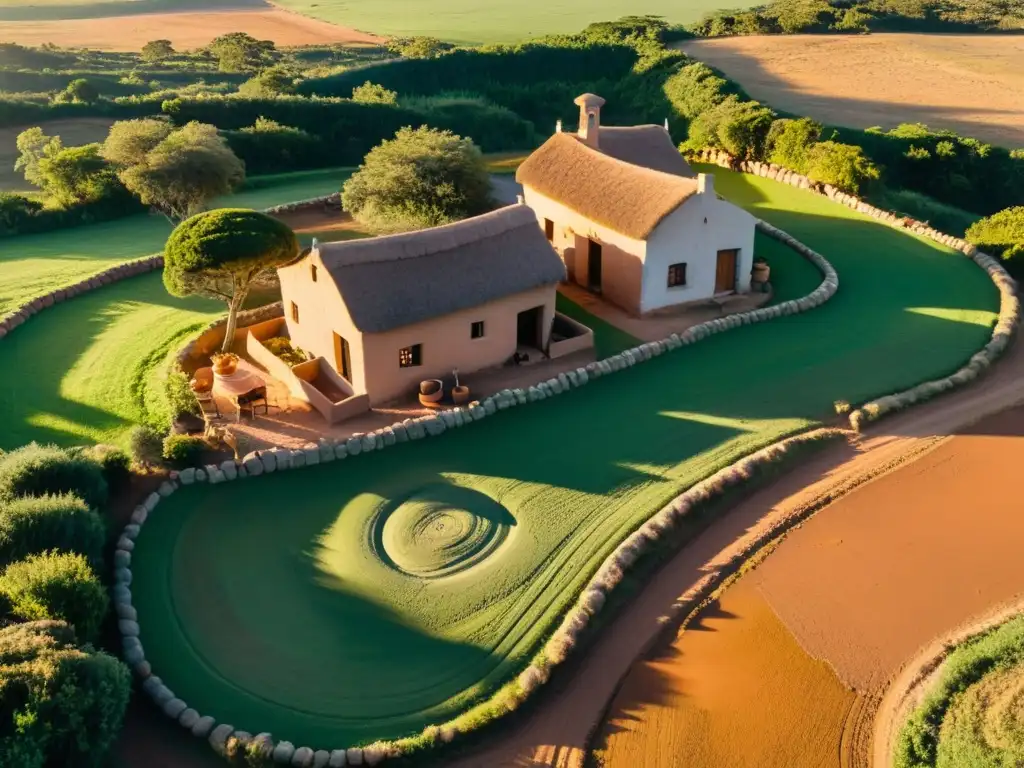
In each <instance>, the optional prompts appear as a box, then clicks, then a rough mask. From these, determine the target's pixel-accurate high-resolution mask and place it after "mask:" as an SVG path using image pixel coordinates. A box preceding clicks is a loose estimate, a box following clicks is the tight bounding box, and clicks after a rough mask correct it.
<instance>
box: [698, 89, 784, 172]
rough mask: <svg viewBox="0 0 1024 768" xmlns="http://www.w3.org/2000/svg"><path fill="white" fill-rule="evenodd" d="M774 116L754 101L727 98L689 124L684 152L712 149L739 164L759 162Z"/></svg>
mask: <svg viewBox="0 0 1024 768" xmlns="http://www.w3.org/2000/svg"><path fill="white" fill-rule="evenodd" d="M774 116H775V114H774V113H773V112H772V111H771V110H770V109H769V108H768V107H766V106H764V105H762V104H760V103H758V102H756V101H741V100H740V99H739V98H737V97H736V96H729V97H727V98H726V99H725V100H724V101H722V102H721V103H720V104H718V106H715V107H712V108H711V109H710V110H708V111H707V112H704V113H702V114H700V115H699V116H698V117H697V118H696V119H695V120H694V121H693V123H691V124H690V131H689V137H688V139H687V141H686V143H685V145H684V148H687V149H693V150H699V149H703V148H704V147H715V148H717V149H724V150H725V151H726V152H728V153H729V154H730V155H732V156H733V157H736V158H738V159H741V160H746V159H756V158H759V157H761V156H762V155H763V153H764V143H765V140H766V139H767V137H768V130H769V129H770V128H771V125H772V121H773V119H774Z"/></svg>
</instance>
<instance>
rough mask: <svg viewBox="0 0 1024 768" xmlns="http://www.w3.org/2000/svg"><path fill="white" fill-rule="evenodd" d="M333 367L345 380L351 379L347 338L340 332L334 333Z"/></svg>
mask: <svg viewBox="0 0 1024 768" xmlns="http://www.w3.org/2000/svg"><path fill="white" fill-rule="evenodd" d="M334 367H335V369H336V370H337V371H338V373H340V374H341V375H342V378H344V379H345V380H346V381H352V353H351V352H350V351H349V348H348V340H347V339H345V338H344V337H343V336H341V335H340V334H337V333H335V334H334Z"/></svg>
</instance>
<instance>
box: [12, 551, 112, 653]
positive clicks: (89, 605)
mask: <svg viewBox="0 0 1024 768" xmlns="http://www.w3.org/2000/svg"><path fill="white" fill-rule="evenodd" d="M0 592H2V593H4V594H5V595H6V596H7V599H8V600H10V601H11V613H12V615H14V616H18V617H20V618H22V619H26V620H28V621H34V620H36V619H54V620H56V621H66V622H67V623H68V624H70V625H71V626H72V627H74V629H75V636H76V637H77V638H78V640H79V641H80V642H84V643H91V642H93V641H94V640H95V639H96V637H97V635H98V634H99V631H100V625H101V624H102V623H103V617H104V616H105V615H106V613H107V605H108V602H109V601H108V598H107V591H106V590H105V589H104V588H103V585H102V584H100V581H99V579H98V578H96V574H95V573H93V570H92V568H90V567H89V563H88V561H86V559H85V558H84V557H83V556H82V555H79V554H76V553H71V552H46V553H43V554H41V555H32V556H30V557H28V558H26V559H25V560H21V561H19V562H16V563H12V564H11V565H8V566H7V568H6V569H5V570H4V572H3V575H0Z"/></svg>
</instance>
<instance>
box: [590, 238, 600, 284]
mask: <svg viewBox="0 0 1024 768" xmlns="http://www.w3.org/2000/svg"><path fill="white" fill-rule="evenodd" d="M587 242H588V243H589V245H588V246H587V287H588V288H590V290H592V291H598V292H600V291H601V244H600V243H595V242H594V241H593V240H588V241H587Z"/></svg>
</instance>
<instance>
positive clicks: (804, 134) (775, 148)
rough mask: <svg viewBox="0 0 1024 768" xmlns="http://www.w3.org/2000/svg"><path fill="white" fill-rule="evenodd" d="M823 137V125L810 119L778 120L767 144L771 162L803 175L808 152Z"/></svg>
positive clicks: (773, 124)
mask: <svg viewBox="0 0 1024 768" xmlns="http://www.w3.org/2000/svg"><path fill="white" fill-rule="evenodd" d="M820 136H821V123H816V122H815V121H814V120H811V118H809V117H801V118H800V119H799V120H776V121H775V122H774V123H772V127H771V129H770V130H769V131H768V139H767V141H766V142H765V144H766V145H767V146H766V150H767V154H768V160H769V162H772V163H775V164H776V165H781V166H783V167H784V168H789V169H790V170H792V171H797V172H798V173H803V172H804V170H805V168H806V165H807V152H808V150H809V149H810V146H811V145H812V144H814V143H815V142H816V141H817V140H818V138H819V137H820Z"/></svg>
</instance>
